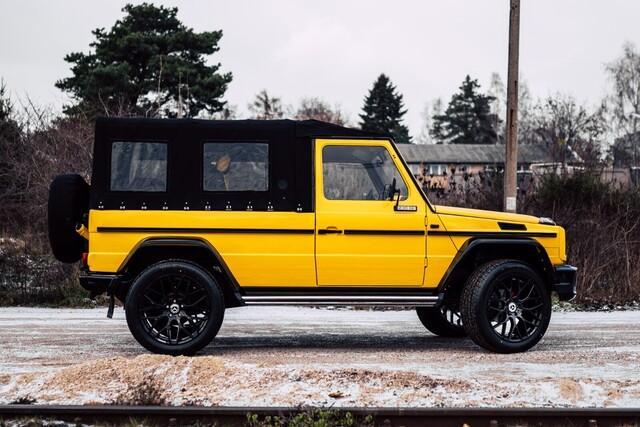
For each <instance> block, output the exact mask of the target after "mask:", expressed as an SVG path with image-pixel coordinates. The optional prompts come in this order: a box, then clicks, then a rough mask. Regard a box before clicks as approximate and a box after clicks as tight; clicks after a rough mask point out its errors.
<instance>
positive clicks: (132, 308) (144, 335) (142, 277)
mask: <svg viewBox="0 0 640 427" xmlns="http://www.w3.org/2000/svg"><path fill="white" fill-rule="evenodd" d="M224 307H225V306H224V298H223V294H222V290H221V289H220V287H219V286H218V284H217V282H216V280H215V279H214V278H213V276H212V275H210V274H209V273H207V272H206V271H205V270H203V269H202V268H201V267H200V266H198V265H196V264H193V263H190V262H187V261H180V260H170V261H162V262H159V263H157V264H154V265H152V266H150V267H148V268H147V269H145V270H144V271H142V273H140V274H139V275H138V277H136V279H135V280H134V281H133V284H132V285H131V288H130V289H129V293H128V295H127V299H126V303H125V311H126V317H127V325H128V326H129V330H130V331H131V334H132V335H133V337H134V338H135V339H136V340H137V341H138V342H139V343H140V344H141V345H142V346H143V347H144V348H146V349H147V350H149V351H151V352H153V353H158V354H169V355H174V356H177V355H191V354H194V353H196V352H197V351H199V350H201V349H202V348H204V347H205V346H206V345H207V344H209V343H210V342H211V340H213V338H214V337H215V336H216V334H217V333H218V331H219V330H220V326H221V325H222V320H223V319H224ZM181 335H182V336H181ZM185 335H186V337H185Z"/></svg>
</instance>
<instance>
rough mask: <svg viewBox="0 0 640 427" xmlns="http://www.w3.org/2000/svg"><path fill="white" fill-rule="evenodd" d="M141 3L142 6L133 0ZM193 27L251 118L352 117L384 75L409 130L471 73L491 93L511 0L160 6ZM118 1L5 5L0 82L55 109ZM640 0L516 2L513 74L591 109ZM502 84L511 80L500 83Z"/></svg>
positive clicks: (501, 66)
mask: <svg viewBox="0 0 640 427" xmlns="http://www.w3.org/2000/svg"><path fill="white" fill-rule="evenodd" d="M134 3H137V2H134ZM161 3H163V4H165V5H175V6H177V7H178V8H179V18H180V19H181V20H182V21H183V22H184V23H185V24H186V25H188V26H191V27H194V28H195V29H196V30H197V31H204V30H213V29H222V30H223V31H224V36H223V38H222V42H221V51H220V52H219V53H218V54H216V55H214V57H213V60H214V61H216V62H217V61H219V62H221V63H222V69H223V70H225V71H232V72H233V82H232V83H231V85H230V87H229V90H228V92H227V94H226V99H227V100H228V101H229V102H230V103H231V104H234V105H236V106H237V107H238V112H239V113H240V115H241V116H243V115H245V116H246V114H247V103H248V102H249V101H250V100H251V99H252V98H253V96H254V95H255V94H256V93H257V92H258V91H259V90H261V89H263V88H266V89H267V90H268V91H269V92H270V93H271V94H273V95H276V96H280V97H281V98H282V99H283V101H284V102H285V103H289V104H297V103H298V101H299V100H300V98H302V97H305V96H319V97H321V98H323V99H325V100H327V101H329V102H330V103H332V104H340V105H341V106H342V108H343V110H344V111H345V112H346V113H347V114H348V116H349V117H350V119H351V122H352V123H354V124H356V123H357V121H358V113H359V112H360V109H361V107H362V102H363V98H364V96H365V94H366V92H367V90H368V89H369V88H370V86H371V84H372V82H373V80H374V79H375V78H376V76H377V75H378V74H380V73H381V72H384V73H387V74H388V75H389V76H390V77H391V79H392V81H393V82H394V83H395V84H396V85H397V87H398V90H399V91H400V92H401V93H402V94H403V95H404V99H405V104H406V107H407V108H408V110H409V112H408V113H407V115H406V119H407V122H408V124H409V127H410V130H411V133H412V134H413V135H417V134H418V132H419V131H420V127H421V125H422V111H423V110H424V106H425V104H426V103H427V102H428V101H430V100H432V99H434V98H437V97H442V98H443V99H444V100H445V101H448V100H449V98H450V96H451V94H452V93H453V92H454V91H455V90H456V88H457V87H458V86H459V85H460V82H461V81H462V79H463V78H464V76H465V75H466V74H470V75H471V76H472V77H475V78H478V79H479V80H480V83H481V84H482V85H483V87H484V88H485V89H486V87H487V85H488V83H489V78H490V75H491V73H492V72H494V71H497V72H499V73H500V74H501V75H502V77H503V79H505V77H506V68H507V31H508V17H509V2H508V0H483V1H479V0H467V1H462V0H459V1H452V0H447V1H444V0H441V1H426V0H414V1H401V0H396V1H393V2H392V1H374V0H322V1H301V0H286V1H285V0H282V1H275V0H274V1H257V0H255V1H248V0H215V1H167V2H161ZM123 4H124V2H120V1H111V0H99V1H94V0H92V1H87V0H67V1H45V0H41V1H34V0H19V1H18V0H14V1H9V0H2V3H1V6H0V77H1V78H3V79H4V80H5V82H6V84H7V86H8V88H9V90H10V92H11V94H12V95H13V96H16V97H21V98H24V97H25V96H26V95H29V96H30V97H31V98H32V99H33V100H35V101H36V102H37V103H40V104H46V105H51V106H54V107H55V108H58V109H59V108H60V107H61V105H62V104H63V103H65V102H66V101H67V98H66V97H65V96H64V95H63V94H62V93H61V92H60V91H59V90H58V89H56V88H55V87H54V82H55V81H56V80H57V79H60V78H62V77H65V76H68V75H69V66H68V64H67V63H65V62H64V61H63V56H64V55H65V54H66V53H68V52H74V51H87V50H88V45H89V43H90V42H91V41H92V35H91V30H92V29H94V28H97V27H107V28H109V27H111V25H113V23H114V22H115V20H116V19H118V18H119V17H121V16H122V13H121V10H120V9H121V8H122V6H123ZM639 18H640V1H637V0H580V1H579V0H522V12H521V39H520V53H521V59H520V70H521V75H522V77H523V78H524V80H526V81H527V83H528V84H529V87H530V89H531V91H532V93H533V95H534V96H546V95H548V94H551V93H554V92H558V91H560V92H565V93H569V94H572V95H574V96H575V97H576V98H577V99H578V100H580V101H583V102H587V103H589V104H595V103H597V102H598V100H599V99H600V98H601V97H602V95H603V94H604V93H605V92H606V90H607V85H608V82H607V78H606V75H605V73H604V69H603V68H604V64H605V63H607V62H609V61H611V60H612V59H614V58H616V57H617V56H618V55H619V54H620V53H621V50H622V45H623V43H624V42H625V41H631V42H633V43H636V44H640V25H639V24H638V22H639ZM505 80H506V79H505Z"/></svg>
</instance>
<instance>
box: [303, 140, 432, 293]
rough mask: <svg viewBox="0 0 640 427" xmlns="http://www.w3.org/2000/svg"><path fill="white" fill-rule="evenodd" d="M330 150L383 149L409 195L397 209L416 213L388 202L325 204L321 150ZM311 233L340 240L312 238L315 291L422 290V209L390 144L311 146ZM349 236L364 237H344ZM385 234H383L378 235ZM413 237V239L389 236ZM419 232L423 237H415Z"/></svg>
mask: <svg viewBox="0 0 640 427" xmlns="http://www.w3.org/2000/svg"><path fill="white" fill-rule="evenodd" d="M331 145H364V146H377V147H384V148H386V149H387V151H388V153H389V155H390V157H391V159H392V161H393V162H394V163H395V165H396V167H397V168H398V170H399V172H400V175H401V178H402V180H403V181H404V182H405V185H406V186H407V190H408V194H407V197H406V199H405V200H402V201H401V204H402V205H408V206H415V208H416V210H415V211H402V212H400V211H395V210H394V205H395V202H394V201H391V200H328V199H327V198H325V195H324V191H322V188H323V187H322V186H323V172H322V171H323V169H322V150H323V148H324V147H326V146H331ZM315 162H316V164H315V182H316V198H315V200H316V227H317V229H318V230H323V229H329V228H334V229H338V230H340V231H344V232H343V233H340V234H318V235H317V236H316V266H317V272H318V273H317V274H318V285H319V286H401V287H406V286H422V285H423V284H424V269H425V256H426V236H425V234H424V230H425V226H424V224H425V215H426V204H425V203H424V199H423V198H422V196H421V194H420V193H419V192H418V190H417V189H416V188H414V187H412V186H411V185H410V184H411V177H410V176H409V175H408V174H407V171H406V170H405V169H404V168H403V167H402V163H401V161H400V159H399V158H398V156H397V154H396V153H395V150H393V147H392V146H391V143H390V142H389V141H380V140H370V141H368V140H332V139H329V140H316V145H315ZM348 230H356V231H359V232H363V233H364V232H366V231H369V232H370V233H369V234H348V233H347V231H348ZM385 231H386V232H389V233H390V234H386V235H385V234H382V233H383V232H385ZM393 232H415V233H416V234H407V235H402V234H393ZM418 232H421V233H422V234H421V235H420V234H418Z"/></svg>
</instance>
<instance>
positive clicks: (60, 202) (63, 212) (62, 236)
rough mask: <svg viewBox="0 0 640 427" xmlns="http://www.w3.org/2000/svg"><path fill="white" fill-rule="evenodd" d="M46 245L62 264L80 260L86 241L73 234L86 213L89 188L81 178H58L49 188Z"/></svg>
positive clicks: (71, 176)
mask: <svg viewBox="0 0 640 427" xmlns="http://www.w3.org/2000/svg"><path fill="white" fill-rule="evenodd" d="M47 211H48V231H49V244H50V245H51V251H52V252H53V255H54V256H55V257H56V259H58V260H59V261H62V262H67V263H72V262H76V261H78V260H80V258H81V257H82V253H83V252H86V250H87V241H86V240H85V239H84V238H83V237H81V236H80V235H79V234H78V233H76V225H77V224H79V223H82V222H84V220H85V219H84V216H85V215H86V213H87V212H88V211H89V185H88V184H87V183H86V181H85V180H84V179H83V178H82V177H81V176H80V175H75V174H72V175H58V176H57V177H55V178H54V179H53V181H52V182H51V186H50V187H49V201H48V208H47Z"/></svg>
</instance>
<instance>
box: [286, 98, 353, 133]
mask: <svg viewBox="0 0 640 427" xmlns="http://www.w3.org/2000/svg"><path fill="white" fill-rule="evenodd" d="M295 118H296V119H297V120H308V119H314V120H320V121H323V122H328V123H334V124H336V125H340V126H345V125H346V124H347V118H346V116H345V115H344V113H343V112H342V110H341V109H340V107H339V106H338V105H336V106H335V107H333V108H332V107H331V106H330V105H329V104H328V103H327V102H325V101H323V100H322V99H320V98H317V97H311V98H303V99H302V101H300V106H299V107H298V110H297V111H296V114H295Z"/></svg>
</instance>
